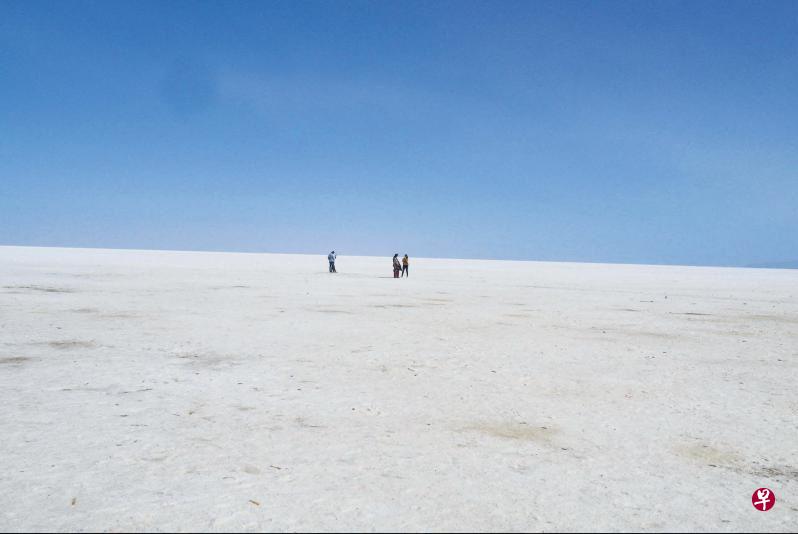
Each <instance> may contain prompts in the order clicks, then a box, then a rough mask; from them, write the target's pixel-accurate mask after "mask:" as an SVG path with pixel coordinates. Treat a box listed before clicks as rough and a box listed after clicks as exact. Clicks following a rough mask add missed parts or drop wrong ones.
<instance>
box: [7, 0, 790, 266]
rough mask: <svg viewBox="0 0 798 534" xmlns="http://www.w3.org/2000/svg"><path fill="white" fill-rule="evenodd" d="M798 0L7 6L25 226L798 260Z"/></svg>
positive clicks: (146, 239)
mask: <svg viewBox="0 0 798 534" xmlns="http://www.w3.org/2000/svg"><path fill="white" fill-rule="evenodd" d="M796 95H798V2H792V1H789V2H776V1H769V2H730V1H724V2H720V1H717V2H716V1H711V2H710V1H705V2H698V1H690V2H638V1H635V2H593V3H587V2H568V1H557V2H481V3H470V2H464V1H457V2H430V1H424V2H341V1H335V2H327V1H325V2H309V3H307V2H285V3H268V2H218V3H208V2H185V3H183V2H160V1H159V2H145V1H136V2H113V1H98V2H60V1H51V2H32V1H27V0H26V1H21V2H11V1H5V2H0V244H9V245H10V244H17V245H41V246H85V247H118V248H159V249H183V250H185V249H199V250H231V251H265V252H303V253H319V254H326V252H327V251H329V250H330V249H333V248H334V249H336V250H337V251H340V253H341V254H367V255H388V256H390V255H392V254H393V253H394V252H400V253H405V252H407V253H409V254H410V255H411V256H432V257H460V258H500V259H536V260H564V261H601V262H635V263H679V264H698V265H747V264H754V263H763V262H780V261H788V260H795V259H798V230H797V229H798V96H796Z"/></svg>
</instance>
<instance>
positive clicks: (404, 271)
mask: <svg viewBox="0 0 798 534" xmlns="http://www.w3.org/2000/svg"><path fill="white" fill-rule="evenodd" d="M409 264H410V258H408V257H407V254H405V257H404V258H402V278H404V277H405V275H407V277H408V278H410V271H409V270H408V266H409Z"/></svg>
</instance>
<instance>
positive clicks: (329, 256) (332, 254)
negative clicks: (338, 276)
mask: <svg viewBox="0 0 798 534" xmlns="http://www.w3.org/2000/svg"><path fill="white" fill-rule="evenodd" d="M335 258H336V254H335V251H334V250H333V251H332V252H330V253H329V254H327V261H329V262H330V272H331V273H337V272H338V271H336V270H335Z"/></svg>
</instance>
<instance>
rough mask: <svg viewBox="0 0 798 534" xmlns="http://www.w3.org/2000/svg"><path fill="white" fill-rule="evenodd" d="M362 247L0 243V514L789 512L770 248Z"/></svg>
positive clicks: (5, 526) (193, 521)
mask: <svg viewBox="0 0 798 534" xmlns="http://www.w3.org/2000/svg"><path fill="white" fill-rule="evenodd" d="M388 252H390V254H387V255H386V257H384V258H366V257H346V256H341V257H340V258H339V261H338V270H339V273H338V274H329V273H328V272H327V264H326V255H325V254H320V255H318V256H300V255H270V254H222V253H190V252H154V251H112V250H81V249H47V248H21V247H0V403H2V404H1V406H2V409H1V410H0V452H1V453H2V454H0V530H2V531H18V530H34V531H45V530H57V531H65V530H70V531H71V530H77V531H80V530H104V531H122V530H129V529H131V530H137V531H142V530H148V531H153V530H157V531H172V530H175V531H186V530H217V531H218V530H266V531H293V530H348V531H351V530H366V531H388V530H427V531H445V530H454V531H462V530H479V531H504V530H512V531H552V530H560V531H562V530H566V531H568V530H589V531H598V530H610V531H628V530H647V531H692V530H698V531H708V530H712V531H738V532H739V531H789V530H796V528H798V394H797V392H796V385H797V383H798V271H790V270H770V269H756V270H755V269H722V268H692V267H661V266H639V265H601V264H568V263H535V262H500V261H466V260H433V259H413V258H411V277H410V278H409V279H404V280H401V279H400V280H394V279H393V277H392V273H391V255H392V253H393V252H394V251H388ZM396 252H404V251H396ZM759 487H767V488H770V489H771V490H772V491H773V492H774V493H775V495H776V505H775V506H774V508H773V509H772V510H770V511H768V512H760V511H757V510H755V509H754V507H753V506H752V504H751V494H752V493H753V492H754V490H756V489H757V488H759Z"/></svg>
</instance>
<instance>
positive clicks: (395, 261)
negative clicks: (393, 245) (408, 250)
mask: <svg viewBox="0 0 798 534" xmlns="http://www.w3.org/2000/svg"><path fill="white" fill-rule="evenodd" d="M401 271H402V264H401V263H400V262H399V254H394V255H393V277H394V278H399V273H400V272H401Z"/></svg>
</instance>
